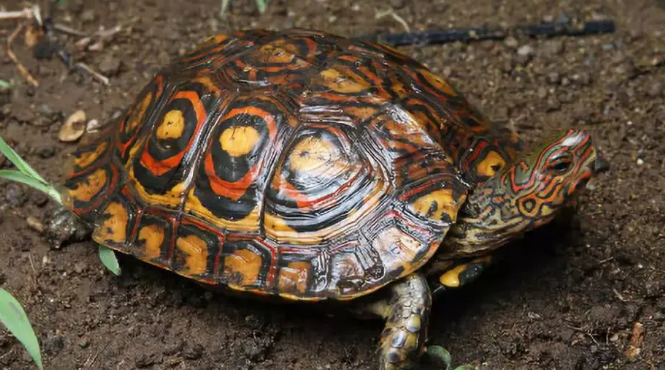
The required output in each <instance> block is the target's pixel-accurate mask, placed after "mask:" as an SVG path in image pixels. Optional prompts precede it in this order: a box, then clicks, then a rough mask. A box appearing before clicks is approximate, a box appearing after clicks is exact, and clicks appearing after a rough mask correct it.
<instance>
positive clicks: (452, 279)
mask: <svg viewBox="0 0 665 370" xmlns="http://www.w3.org/2000/svg"><path fill="white" fill-rule="evenodd" d="M466 268H467V265H466V264H464V265H459V266H455V267H454V268H452V269H450V270H448V271H446V273H444V274H443V275H441V277H439V282H440V283H441V284H443V285H445V286H447V287H451V288H457V287H459V286H460V281H459V275H460V274H461V273H462V272H464V270H466Z"/></svg>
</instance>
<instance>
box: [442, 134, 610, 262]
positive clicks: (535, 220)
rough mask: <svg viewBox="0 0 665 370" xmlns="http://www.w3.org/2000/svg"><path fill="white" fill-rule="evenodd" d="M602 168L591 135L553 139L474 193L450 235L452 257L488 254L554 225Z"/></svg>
mask: <svg viewBox="0 0 665 370" xmlns="http://www.w3.org/2000/svg"><path fill="white" fill-rule="evenodd" d="M598 164H599V158H598V155H597V153H596V149H595V148H594V146H593V143H592V141H591V137H590V135H589V134H588V133H586V132H584V131H581V130H572V129H571V130H568V131H565V132H560V133H557V134H554V135H551V136H548V137H547V138H545V139H544V140H542V141H541V142H540V143H538V144H536V145H534V146H533V147H531V148H530V149H529V150H527V151H525V152H523V153H522V154H520V155H518V156H517V157H516V158H515V160H514V161H513V162H512V164H509V165H507V166H505V167H504V168H502V169H500V170H499V171H498V172H497V173H496V174H495V175H494V176H492V177H491V178H489V179H488V180H486V181H485V182H483V183H481V184H479V185H478V187H477V188H476V189H474V191H473V192H472V194H470V195H469V197H468V199H467V202H466V204H465V206H464V208H463V209H462V210H461V213H460V215H459V218H458V223H457V224H456V225H454V227H453V228H452V229H451V230H450V232H449V234H448V236H449V237H448V238H447V241H448V240H449V242H450V244H451V245H450V247H452V248H451V252H453V251H456V252H458V255H465V254H469V255H478V254H483V253H482V252H483V251H486V250H491V249H494V248H497V247H499V246H501V245H503V244H505V243H506V242H508V241H510V240H511V239H513V238H515V237H517V236H519V235H521V234H522V233H524V232H526V231H528V230H531V229H533V228H536V227H538V226H541V225H543V224H545V223H548V222H550V221H551V220H552V219H553V218H554V217H555V216H556V215H557V213H559V211H561V210H562V209H564V208H565V207H566V206H567V205H569V204H570V202H571V201H572V200H574V199H575V196H576V195H577V194H578V193H579V192H580V190H582V189H583V188H585V187H586V184H587V182H588V181H589V180H590V179H591V178H592V177H593V175H594V173H595V172H596V171H597V169H598V167H599V165H598ZM453 253H455V252H453Z"/></svg>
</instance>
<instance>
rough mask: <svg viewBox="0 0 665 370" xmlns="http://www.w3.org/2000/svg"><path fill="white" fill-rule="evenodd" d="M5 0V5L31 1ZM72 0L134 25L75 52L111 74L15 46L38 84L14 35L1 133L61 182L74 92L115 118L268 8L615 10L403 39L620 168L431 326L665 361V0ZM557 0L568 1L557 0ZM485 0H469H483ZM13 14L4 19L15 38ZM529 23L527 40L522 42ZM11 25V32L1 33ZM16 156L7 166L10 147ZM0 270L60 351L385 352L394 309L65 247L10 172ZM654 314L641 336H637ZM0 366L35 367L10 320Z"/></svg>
mask: <svg viewBox="0 0 665 370" xmlns="http://www.w3.org/2000/svg"><path fill="white" fill-rule="evenodd" d="M11 2H12V1H5V2H3V3H4V4H5V6H7V8H9V9H10V10H15V9H19V8H20V7H21V6H23V4H22V3H21V4H19V2H18V1H15V2H14V3H13V4H9V3H11ZM219 3H220V2H219V1H218V0H206V1H177V0H160V1H157V0H141V1H129V0H119V1H82V0H69V1H66V2H65V4H64V6H62V7H61V11H59V12H58V13H57V18H56V21H57V22H61V23H65V24H68V25H70V26H72V27H75V28H79V29H82V30H84V31H85V32H90V33H92V32H94V31H96V30H98V29H99V27H101V26H103V27H105V28H107V29H109V28H111V27H113V26H115V25H117V24H121V25H123V26H124V27H125V28H124V30H123V31H122V32H121V33H119V34H117V35H116V36H115V37H114V38H112V39H111V40H108V41H107V42H105V43H104V45H103V48H101V50H98V51H77V50H76V48H75V47H74V42H75V41H76V39H74V38H70V39H63V42H65V43H66V45H68V48H69V50H71V51H72V52H74V54H75V55H76V56H77V57H78V58H81V60H83V61H85V62H86V63H88V64H89V65H91V66H93V67H94V68H97V69H100V70H101V71H102V72H103V73H105V74H107V75H109V76H110V78H111V86H110V87H104V86H102V85H101V84H100V83H98V82H96V81H94V80H92V79H91V78H89V77H88V76H82V75H79V74H74V73H72V74H68V73H67V72H65V70H64V67H63V65H62V64H61V63H60V62H59V61H58V60H57V59H55V58H54V59H51V60H37V59H35V58H33V56H32V54H31V52H30V50H29V49H28V48H26V47H25V45H24V44H23V40H22V38H19V39H18V40H17V42H16V43H15V46H14V49H15V50H16V52H17V55H18V56H19V58H20V59H21V60H22V61H23V62H24V63H25V64H26V66H27V67H28V68H29V70H30V71H32V72H33V73H34V75H35V77H36V78H37V79H38V80H39V83H40V86H39V87H36V88H35V87H31V86H29V85H28V84H27V83H26V82H25V80H24V79H22V78H21V77H20V75H19V74H18V72H17V70H16V68H15V67H14V65H13V64H12V63H11V62H10V60H9V58H8V57H7V56H6V53H4V51H3V53H2V54H0V55H1V56H0V78H2V79H5V80H11V81H12V83H13V85H14V87H13V88H12V89H11V90H10V91H9V92H6V93H2V94H0V105H1V106H2V110H1V111H0V133H1V134H2V136H3V137H5V138H6V139H8V140H10V142H11V143H12V144H13V145H14V146H16V147H17V148H18V151H19V153H21V154H22V155H24V156H25V158H26V159H27V160H28V161H29V162H30V163H32V164H34V166H35V167H36V168H37V170H38V171H40V172H41V173H42V174H43V175H44V176H45V177H47V178H49V179H52V180H53V181H56V182H57V181H59V180H61V179H62V177H63V176H64V170H63V166H62V163H63V162H64V161H65V160H66V157H67V156H68V155H69V154H70V153H71V152H72V151H73V148H74V145H73V144H64V143H61V142H59V141H58V139H57V132H58V129H59V127H60V125H61V123H62V122H63V117H66V116H68V115H70V114H71V113H73V112H74V111H75V110H77V109H83V110H85V111H86V113H87V115H88V118H95V119H98V120H100V121H104V120H106V119H108V118H109V117H110V116H111V115H112V114H113V112H114V110H115V109H116V108H120V107H123V106H125V105H127V104H128V103H129V102H130V101H131V99H132V98H133V96H134V94H136V93H137V92H138V89H140V88H141V87H142V86H143V85H144V84H145V83H146V82H147V81H148V79H149V77H150V76H151V74H152V73H153V72H154V71H155V70H156V68H157V67H159V66H161V65H163V64H165V63H167V62H168V60H169V58H170V57H172V56H174V55H177V54H178V53H181V52H182V51H183V50H186V49H188V48H190V47H191V45H192V44H193V43H194V42H195V41H198V40H200V39H202V38H203V37H205V36H208V35H210V34H214V33H222V32H228V31H230V30H235V29H237V28H250V27H256V26H262V27H271V28H283V27H288V26H294V25H295V26H302V27H316V28H319V29H324V30H327V31H330V32H335V33H339V34H343V35H348V36H353V35H361V34H365V33H368V32H373V31H377V30H392V31H401V26H400V24H399V23H397V22H395V21H394V20H393V19H392V18H390V17H386V18H382V19H379V20H377V19H375V16H374V15H375V8H379V9H385V8H386V7H387V6H389V4H390V5H391V6H393V7H394V8H395V10H396V12H397V14H399V15H400V16H402V17H403V18H404V19H405V20H406V22H407V23H408V24H409V25H410V26H411V28H412V29H426V28H435V27H449V26H454V27H461V26H475V25H482V24H490V25H499V24H502V23H503V24H516V23H520V22H535V21H540V20H543V19H548V18H556V17H558V16H559V15H561V14H563V15H566V16H569V17H580V18H585V19H589V18H593V17H612V18H614V19H615V20H616V21H617V22H618V30H617V32H616V33H614V34H610V35H602V36H593V37H585V38H558V39H552V40H529V39H518V40H516V42H505V43H504V42H482V43H477V44H472V45H466V44H450V45H444V46H429V47H409V48H405V51H406V52H408V53H409V54H411V55H413V56H414V57H415V58H417V59H418V60H421V61H423V62H426V63H427V64H428V65H429V66H431V67H432V68H433V69H434V71H436V72H437V73H439V74H441V75H444V76H445V77H447V78H448V79H449V80H450V81H451V82H452V83H453V84H454V85H456V86H457V87H458V88H460V89H461V90H462V91H464V92H465V93H466V95H467V96H468V97H469V98H470V99H471V100H472V101H474V102H475V103H476V104H477V105H478V106H480V107H481V108H482V110H483V111H484V112H486V114H487V115H488V116H489V117H491V118H492V119H493V120H495V121H498V122H501V123H502V124H506V125H511V126H513V127H514V128H515V129H516V130H517V131H518V132H519V133H520V134H521V135H522V136H523V137H525V138H526V139H527V140H528V141H532V140H535V139H537V138H539V137H540V136H541V135H543V134H544V133H547V132H549V131H552V130H555V129H560V128H566V127H571V126H574V127H584V128H586V129H588V130H590V131H592V132H593V136H594V140H595V141H596V143H597V145H598V146H599V147H600V149H601V151H602V152H603V155H604V156H605V157H606V158H607V159H608V160H609V161H610V162H611V170H610V171H609V172H606V173H603V174H601V175H600V177H599V181H597V182H596V183H595V187H594V188H593V189H592V190H590V191H588V192H587V193H586V195H585V196H584V197H582V199H581V202H580V209H579V211H578V212H577V213H576V215H575V217H574V218H573V219H572V220H570V221H571V222H566V223H562V224H558V225H553V226H550V227H546V228H544V229H543V230H539V231H536V232H534V233H532V234H531V235H529V236H527V238H526V239H524V240H523V241H521V242H518V243H515V245H514V246H512V247H511V248H510V252H509V256H510V258H508V259H507V260H505V261H503V262H502V263H501V264H500V265H497V266H496V267H494V268H493V269H491V270H490V271H489V272H487V273H486V274H485V275H484V276H483V277H482V278H481V279H480V280H479V281H478V282H476V283H474V284H473V285H471V286H469V287H468V288H466V289H463V290H460V291H459V292H456V293H453V294H447V295H444V296H442V297H439V298H438V299H437V300H436V303H435V307H434V317H433V322H432V325H431V329H430V333H431V334H430V337H431V342H432V343H435V344H442V345H444V346H446V347H447V348H448V349H449V350H450V351H451V353H452V354H453V356H454V358H455V362H456V363H458V364H459V363H464V362H473V363H476V364H479V365H481V366H480V368H483V369H665V228H664V225H665V197H664V196H663V195H662V189H663V187H665V177H664V175H663V174H664V173H665V160H664V159H663V158H664V157H665V144H664V140H665V90H664V88H663V86H664V85H665V62H663V58H665V7H664V6H663V2H662V1H655V0H654V1H649V0H604V1H603V0H591V1H589V0H570V1H565V2H553V1H547V0H536V1H534V0H502V1H496V0H476V1H473V2H469V1H466V0H446V1H442V0H427V1H425V0H423V1H407V0H391V1H390V2H385V1H381V0H367V1H356V2H353V1H348V0H343V1H333V0H308V1H304V0H288V1H285V0H273V1H271V2H270V4H269V9H268V11H267V12H266V14H263V15H259V14H257V13H256V12H255V11H254V9H255V8H254V5H253V1H249V0H245V1H237V0H236V1H235V3H237V6H235V7H233V8H232V9H231V16H230V17H228V18H227V19H223V18H220V17H219V16H218V11H219V7H220V4H219ZM553 3H556V4H557V5H556V6H552V5H551V4H553ZM471 4H473V5H471ZM14 26H15V23H13V22H7V21H5V22H3V23H2V24H0V27H2V28H0V39H2V40H4V39H5V38H6V37H7V36H8V35H9V34H10V33H11V32H12V30H13V29H14ZM513 41H515V40H513ZM3 43H4V41H3ZM5 166H6V164H5ZM0 205H1V207H2V212H1V213H0V240H2V243H1V244H0V256H1V257H0V284H1V285H2V287H3V288H5V289H7V290H9V291H11V292H12V293H13V294H15V295H16V297H17V298H18V299H19V300H20V301H21V302H22V303H23V304H24V306H25V307H26V309H27V312H28V314H29V316H30V318H31V320H32V322H33V324H34V326H35V328H36V331H37V333H38V336H39V338H40V342H41V344H42V348H43V350H44V352H45V364H46V366H47V368H48V369H79V368H81V369H134V368H152V369H201V370H204V369H270V368H279V369H281V368H286V369H375V368H376V366H377V362H376V356H375V348H376V345H377V339H378V335H379V333H380V331H381V328H382V324H381V322H379V321H376V322H375V321H360V320H355V319H348V318H339V317H337V318H332V317H329V316H328V315H324V314H322V313H320V312H318V311H316V310H312V308H311V307H304V308H302V307H291V306H284V305H272V304H266V303H257V302H254V301H246V300H241V299H237V298H228V297H226V296H223V295H220V294H213V293H211V292H207V291H205V290H204V289H202V288H200V287H198V286H197V285H196V284H193V283H190V282H187V281H184V280H183V279H181V278H178V277H176V276H174V275H173V274H170V273H168V272H165V271H161V270H158V269H156V268H152V267H150V266H148V265H146V264H142V263H140V262H137V261H134V260H132V259H130V258H122V259H121V264H122V267H123V269H124V274H123V275H122V276H121V277H114V276H111V275H110V274H109V273H108V272H107V271H105V270H104V268H103V267H102V266H101V264H100V263H99V261H98V258H97V248H96V246H95V245H94V244H93V243H92V242H83V243H77V244H74V245H70V246H68V247H66V248H64V249H61V250H52V249H50V248H49V246H48V245H47V244H46V243H45V242H44V241H43V239H42V238H41V237H40V235H39V234H38V233H37V232H35V231H34V230H32V229H31V228H29V227H28V225H27V223H26V221H25V218H26V217H27V216H37V217H41V216H43V215H44V213H45V211H46V210H48V209H50V208H52V207H53V206H54V204H53V203H52V202H48V203H47V202H46V198H45V197H44V196H42V195H40V194H37V193H36V192H34V191H31V190H28V189H25V188H23V187H20V186H15V185H8V184H6V183H3V185H2V188H1V189H0ZM637 323H640V324H641V325H643V329H644V335H643V342H642V343H641V344H640V343H638V347H639V348H640V350H641V351H640V353H639V355H638V356H636V357H634V359H633V360H632V361H631V360H629V358H627V356H626V354H625V351H626V350H627V349H628V345H629V341H630V339H631V333H632V331H633V328H634V326H635V325H636V324H637ZM0 368H3V369H33V365H32V364H31V363H30V360H29V358H28V357H27V355H26V354H25V352H24V351H23V349H22V348H21V347H20V345H19V344H17V342H16V341H15V340H14V339H13V338H12V337H11V336H9V335H8V334H7V333H6V332H4V331H2V330H0Z"/></svg>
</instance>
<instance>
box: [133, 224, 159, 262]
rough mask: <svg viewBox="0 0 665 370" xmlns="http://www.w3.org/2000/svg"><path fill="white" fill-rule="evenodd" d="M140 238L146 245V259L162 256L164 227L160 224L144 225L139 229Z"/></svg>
mask: <svg viewBox="0 0 665 370" xmlns="http://www.w3.org/2000/svg"><path fill="white" fill-rule="evenodd" d="M138 240H140V241H142V242H143V243H144V245H145V251H144V252H145V255H144V258H145V259H146V260H151V259H155V258H157V257H159V256H160V254H161V248H162V243H163V242H164V229H162V228H161V227H159V226H158V225H148V226H144V227H142V228H141V230H139V236H138Z"/></svg>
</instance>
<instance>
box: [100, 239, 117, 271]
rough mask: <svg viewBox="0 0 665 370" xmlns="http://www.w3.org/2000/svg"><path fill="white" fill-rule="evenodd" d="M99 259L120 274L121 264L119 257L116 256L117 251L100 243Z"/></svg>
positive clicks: (110, 269)
mask: <svg viewBox="0 0 665 370" xmlns="http://www.w3.org/2000/svg"><path fill="white" fill-rule="evenodd" d="M99 259H100V260H101V261H102V263H103V264H104V266H106V268H107V269H109V271H111V272H112V273H114V274H115V275H120V273H121V270H120V264H119V263H118V258H117V257H116V256H115V253H114V252H113V250H112V249H109V248H106V247H105V246H103V245H101V244H100V245H99Z"/></svg>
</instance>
